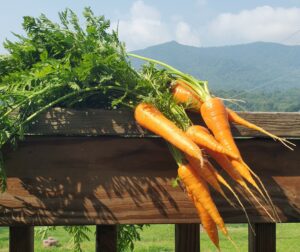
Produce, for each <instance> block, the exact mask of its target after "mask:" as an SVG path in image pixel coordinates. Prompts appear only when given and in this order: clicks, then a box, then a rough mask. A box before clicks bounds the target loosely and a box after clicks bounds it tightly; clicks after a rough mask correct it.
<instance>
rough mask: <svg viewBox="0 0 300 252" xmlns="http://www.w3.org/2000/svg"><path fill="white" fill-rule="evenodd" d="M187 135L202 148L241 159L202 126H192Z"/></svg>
mask: <svg viewBox="0 0 300 252" xmlns="http://www.w3.org/2000/svg"><path fill="white" fill-rule="evenodd" d="M186 134H187V135H188V136H189V137H190V138H191V139H192V140H193V141H194V142H195V143H196V144H198V145H200V146H201V147H205V148H207V149H209V150H211V151H214V152H218V153H221V154H225V155H227V156H229V157H231V158H233V159H239V157H238V156H237V155H235V154H233V153H232V152H230V151H229V150H228V149H226V148H225V147H224V146H223V145H222V144H220V143H219V142H218V141H217V140H216V139H215V138H214V137H213V136H212V135H211V134H210V133H209V131H208V130H207V129H206V128H204V127H202V126H200V125H193V126H190V127H189V128H188V129H187V131H186Z"/></svg>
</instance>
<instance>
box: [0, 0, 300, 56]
mask: <svg viewBox="0 0 300 252" xmlns="http://www.w3.org/2000/svg"><path fill="white" fill-rule="evenodd" d="M0 3H1V5H0V6H1V8H0V13H1V14H0V42H1V45H0V53H5V49H4V48H3V46H2V42H3V41H4V40H5V39H6V38H8V39H10V40H15V38H14V36H13V35H12V32H15V33H18V34H22V33H23V32H22V25H21V24H22V17H23V16H34V17H38V16H39V15H40V14H41V13H44V14H46V16H47V17H48V18H50V19H51V20H54V21H56V22H58V15H57V13H58V12H59V11H62V10H64V9H65V8H67V7H68V8H71V9H72V10H73V11H75V12H76V13H78V14H81V13H82V10H83V8H84V7H85V6H90V7H91V8H92V10H93V11H94V13H95V14H96V15H104V16H105V17H106V18H108V19H110V20H111V25H112V28H113V29H116V27H117V26H118V27H119V29H118V30H119V35H120V38H121V40H123V41H124V42H125V43H126V46H127V49H128V50H136V49H142V48H146V47H148V46H152V45H156V44H160V43H165V42H168V41H171V40H175V41H177V42H178V43H181V44H185V45H191V46H197V47H202V46H204V47H209V46H223V45H233V44H241V43H250V42H254V41H266V42H276V43H283V44H288V45H300V0H285V1H282V0H280V1H279V0H185V1H183V0H181V1H179V0H172V1H171V0H160V1H159V0H152V1H150V0H119V1H117V0H108V1H107V0H106V1H104V0H94V1H92V0H72V1H71V0H42V1H41V0H26V1H21V0H19V1H16V0H9V1H8V0H0Z"/></svg>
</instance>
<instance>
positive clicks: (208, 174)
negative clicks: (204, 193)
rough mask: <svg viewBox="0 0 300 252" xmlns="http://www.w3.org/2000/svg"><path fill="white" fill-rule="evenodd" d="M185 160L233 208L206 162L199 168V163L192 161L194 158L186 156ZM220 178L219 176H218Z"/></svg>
mask: <svg viewBox="0 0 300 252" xmlns="http://www.w3.org/2000/svg"><path fill="white" fill-rule="evenodd" d="M186 159H187V160H188V161H189V163H190V164H191V165H192V167H193V168H194V169H195V171H196V173H197V174H198V175H199V176H201V177H202V179H204V180H205V181H206V182H207V183H209V184H210V185H211V186H212V187H213V188H214V189H215V190H216V191H217V192H218V193H220V194H221V195H222V196H223V197H224V198H225V200H226V201H227V202H228V203H229V204H230V205H232V206H233V207H234V203H232V201H231V200H230V199H229V198H228V197H227V196H226V194H225V193H224V191H223V189H222V188H221V186H220V184H219V182H218V180H217V177H216V176H215V175H216V174H214V173H213V172H212V171H211V170H210V169H209V168H208V166H207V162H204V165H203V166H202V168H200V167H199V162H197V160H194V158H192V157H189V156H188V155H186ZM220 176H221V175H220Z"/></svg>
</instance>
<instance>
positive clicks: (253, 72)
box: [132, 41, 300, 91]
mask: <svg viewBox="0 0 300 252" xmlns="http://www.w3.org/2000/svg"><path fill="white" fill-rule="evenodd" d="M133 53H136V54H139V55H143V56H146V57H151V58H154V59H158V60H162V61H164V62H166V63H169V64H171V65H172V66H174V67H176V68H178V69H180V70H182V71H184V72H187V73H190V74H192V75H194V76H196V77H198V78H199V79H205V80H208V81H209V86H210V87H211V89H213V90H229V89H234V90H240V91H243V90H250V89H260V90H265V91H274V90H279V89H281V90H283V89H290V88H300V46H287V45H282V44H276V43H267V42H255V43H250V44H241V45H232V46H222V47H193V46H186V45H181V44H179V43H177V42H175V41H171V42H168V43H164V44H160V45H156V46H152V47H148V48H146V49H143V50H137V51H134V52H133ZM132 62H133V66H134V67H139V66H140V65H141V63H142V61H140V60H137V59H133V61H132Z"/></svg>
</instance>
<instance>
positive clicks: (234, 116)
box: [227, 108, 295, 150]
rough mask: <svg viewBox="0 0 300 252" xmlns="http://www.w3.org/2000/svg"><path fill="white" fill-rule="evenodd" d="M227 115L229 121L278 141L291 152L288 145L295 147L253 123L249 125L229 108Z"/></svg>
mask: <svg viewBox="0 0 300 252" xmlns="http://www.w3.org/2000/svg"><path fill="white" fill-rule="evenodd" d="M227 113H228V119H229V121H231V122H234V123H237V124H240V125H242V126H244V127H247V128H249V129H253V130H257V131H259V132H261V133H263V134H265V135H267V136H269V137H271V138H273V139H274V140H278V141H280V142H281V143H282V144H283V145H284V146H286V147H287V148H289V149H291V150H293V148H292V147H291V146H290V145H293V146H295V144H294V143H292V142H290V141H288V140H287V139H285V138H281V137H278V136H276V135H274V134H272V133H270V132H268V131H266V130H265V129H263V128H261V127H259V126H257V125H255V124H254V123H251V122H249V121H247V120H245V119H244V118H242V117H240V116H239V115H238V114H237V113H236V112H235V111H233V110H231V109H229V108H227Z"/></svg>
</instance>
